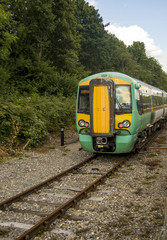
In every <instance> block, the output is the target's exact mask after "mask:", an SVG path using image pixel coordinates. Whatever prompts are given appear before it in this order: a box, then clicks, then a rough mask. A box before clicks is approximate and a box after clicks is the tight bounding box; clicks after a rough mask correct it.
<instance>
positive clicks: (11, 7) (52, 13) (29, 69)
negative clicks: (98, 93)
mask: <svg viewBox="0 0 167 240" xmlns="http://www.w3.org/2000/svg"><path fill="white" fill-rule="evenodd" d="M102 71H117V72H122V73H125V74H128V75H130V76H132V77H135V78H138V79H140V80H142V81H144V82H147V83H149V84H152V85H154V86H156V87H159V88H162V89H164V90H166V91H167V74H166V73H165V72H164V71H163V70H162V67H161V65H160V64H159V63H158V61H157V60H156V59H155V58H152V57H148V56H147V54H146V50H145V45H144V43H143V42H134V43H133V44H132V45H131V46H129V47H127V46H126V45H125V44H124V43H123V42H122V41H120V40H119V39H117V38H116V36H115V35H113V34H110V33H108V32H107V31H106V30H105V25H104V23H103V19H102V17H101V16H100V14H99V12H98V10H96V9H95V8H94V7H93V6H90V5H89V4H88V3H86V2H85V0H36V1H34V0H28V1H27V0H2V1H1V3H0V90H1V96H0V106H1V110H0V133H1V134H0V135H1V141H4V142H5V141H8V140H9V139H11V136H12V134H13V132H15V133H17V131H18V139H19V141H20V140H23V141H24V140H25V139H27V138H31V139H32V145H35V144H39V142H40V141H42V139H43V138H44V137H45V135H46V132H47V131H50V130H51V129H52V130H53V131H54V130H55V128H54V124H55V123H56V126H59V125H60V124H62V123H63V122H66V123H67V122H68V120H69V122H72V121H73V115H72V114H71V113H72V112H75V107H74V106H75V104H74V103H75V101H74V98H73V95H75V93H76V91H77V84H78V81H79V80H80V79H82V78H83V77H85V76H87V75H88V74H91V73H97V72H102ZM32 96H38V97H32ZM52 98H53V99H52ZM19 99H20V101H19ZM28 99H29V100H30V102H29V100H28ZM32 99H33V100H32ZM71 99H72V100H71ZM59 100H60V101H59ZM34 101H35V102H34ZM42 101H43V103H42ZM32 102H33V103H32ZM63 102H64V103H63ZM39 103H40V104H39ZM67 113H68V114H67ZM44 115H45V116H44ZM66 116H68V120H67V118H66ZM63 119H64V120H63ZM16 130H17V131H16ZM7 139H8V140H7Z"/></svg>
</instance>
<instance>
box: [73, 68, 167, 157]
mask: <svg viewBox="0 0 167 240" xmlns="http://www.w3.org/2000/svg"><path fill="white" fill-rule="evenodd" d="M140 83H141V82H140ZM141 85H142V84H139V83H138V82H137V80H135V79H134V78H131V77H129V76H127V75H125V74H121V73H115V72H106V73H98V74H95V75H92V76H89V77H87V78H85V79H83V80H81V81H80V82H79V86H78V94H77V107H76V126H77V131H78V134H79V141H80V143H81V146H82V148H83V149H84V150H86V151H89V152H106V153H128V152H131V151H132V149H133V148H134V146H135V144H136V143H137V142H138V139H139V136H140V134H142V133H143V132H144V131H145V129H148V125H150V126H153V125H154V124H153V125H151V124H152V123H153V121H154V119H155V115H156V114H155V112H154V109H151V103H150V111H147V112H146V113H144V112H143V113H141V106H139V99H138V98H139V94H138V91H139V88H141ZM150 88H151V86H150ZM163 106H164V105H163ZM163 106H162V108H163ZM165 111H166V112H165ZM165 111H163V115H164V114H165V115H167V108H166V110H165ZM161 115H162V114H161ZM161 117H162V116H159V118H161ZM156 121H158V120H156Z"/></svg>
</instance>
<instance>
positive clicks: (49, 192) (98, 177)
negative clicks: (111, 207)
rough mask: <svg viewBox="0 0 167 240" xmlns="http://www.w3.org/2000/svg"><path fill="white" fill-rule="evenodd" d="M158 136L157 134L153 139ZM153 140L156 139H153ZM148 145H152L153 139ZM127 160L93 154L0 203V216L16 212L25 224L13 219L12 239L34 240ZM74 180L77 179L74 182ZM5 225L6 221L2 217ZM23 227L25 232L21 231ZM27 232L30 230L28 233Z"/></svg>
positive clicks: (126, 158)
mask: <svg viewBox="0 0 167 240" xmlns="http://www.w3.org/2000/svg"><path fill="white" fill-rule="evenodd" d="M156 136H157V134H156V135H155V136H154V137H156ZM152 140H153V138H151V141H152ZM148 143H149V144H150V140H149V141H148ZM148 143H147V144H148ZM128 159H129V156H126V157H125V156H123V157H116V156H112V157H111V158H110V159H107V158H105V157H100V156H98V157H97V156H96V155H93V156H92V157H90V158H87V159H85V160H84V161H82V162H81V163H79V164H77V165H75V166H73V167H71V168H69V169H67V170H65V171H63V172H61V173H59V174H58V175H56V176H54V177H51V178H49V179H47V180H45V181H43V182H42V183H40V184H38V185H35V186H34V187H32V188H30V189H28V190H26V191H24V192H22V193H20V194H17V195H15V196H13V197H11V198H9V199H7V200H4V201H3V202H1V203H0V209H1V213H5V214H4V215H11V216H12V213H16V214H18V218H19V219H20V222H21V223H22V222H23V223H24V224H21V223H20V222H19V221H18V219H17V218H16V219H12V217H11V219H12V220H11V222H12V224H11V225H10V229H11V230H12V235H11V238H10V239H16V240H21V239H26V240H27V239H31V238H33V237H35V236H36V235H37V234H38V233H39V232H43V231H46V230H47V229H49V227H50V225H51V224H52V223H53V222H54V221H55V220H56V219H57V218H59V217H61V216H63V215H64V214H65V212H66V211H67V210H68V209H69V208H71V207H72V206H74V205H75V204H76V203H77V202H78V201H79V200H81V199H83V198H85V197H86V196H87V194H88V193H89V192H90V191H92V190H94V189H95V188H96V186H97V185H98V184H100V183H101V182H102V181H103V180H104V179H105V178H106V177H108V176H109V175H111V174H112V173H114V172H115V171H116V170H117V169H118V167H120V166H121V165H122V164H123V163H124V162H125V161H126V160H128ZM73 177H74V180H72V179H73ZM63 180H64V181H63ZM76 192H77V193H76ZM74 193H76V194H74ZM48 199H49V201H48ZM62 199H67V201H64V202H61V201H62ZM32 206H33V207H32ZM2 215H3V214H2ZM4 215H3V216H4ZM27 215H31V216H32V220H31V222H28V221H27V220H26V216H27ZM29 219H30V218H29ZM4 222H5V218H3V223H4ZM3 223H2V224H1V225H3ZM21 225H22V229H21V230H18V228H19V227H20V226H21ZM4 226H5V224H4ZM23 229H24V230H23ZM25 229H27V230H26V231H25ZM9 236H10V233H9Z"/></svg>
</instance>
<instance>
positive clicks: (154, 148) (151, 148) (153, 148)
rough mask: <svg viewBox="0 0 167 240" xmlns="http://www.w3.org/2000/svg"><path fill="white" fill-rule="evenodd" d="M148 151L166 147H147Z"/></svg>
mask: <svg viewBox="0 0 167 240" xmlns="http://www.w3.org/2000/svg"><path fill="white" fill-rule="evenodd" d="M148 149H167V147H149V148H148Z"/></svg>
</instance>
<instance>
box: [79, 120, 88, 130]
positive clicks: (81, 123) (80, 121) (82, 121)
mask: <svg viewBox="0 0 167 240" xmlns="http://www.w3.org/2000/svg"><path fill="white" fill-rule="evenodd" d="M78 125H79V126H80V127H86V128H87V127H89V123H88V122H85V121H84V120H83V119H81V120H79V122H78Z"/></svg>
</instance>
